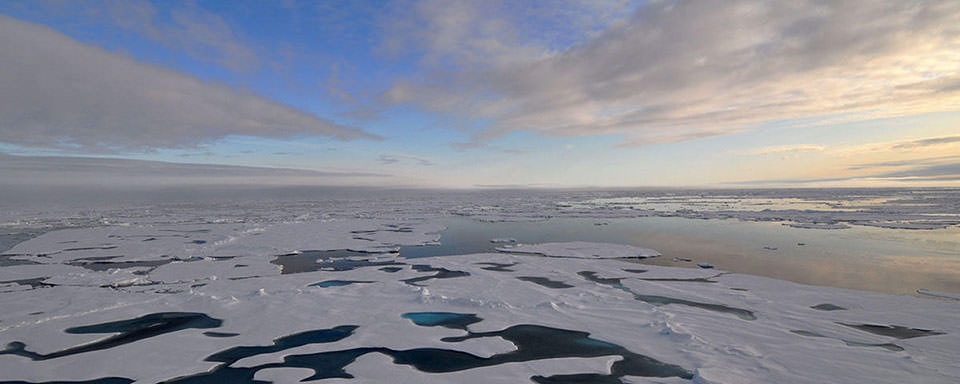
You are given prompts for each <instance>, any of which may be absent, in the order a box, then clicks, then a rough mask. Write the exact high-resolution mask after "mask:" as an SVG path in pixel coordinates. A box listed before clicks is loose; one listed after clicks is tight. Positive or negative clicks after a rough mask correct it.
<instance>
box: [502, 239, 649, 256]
mask: <svg viewBox="0 0 960 384" xmlns="http://www.w3.org/2000/svg"><path fill="white" fill-rule="evenodd" d="M497 250H498V251H501V252H511V253H533V254H538V255H543V256H548V257H573V258H581V259H619V258H641V259H642V258H647V257H656V256H660V252H657V251H655V250H652V249H649V248H641V247H635V246H632V245H623V244H610V243H593V242H587V241H571V242H566V243H543V244H517V245H515V246H509V247H498V248H497Z"/></svg>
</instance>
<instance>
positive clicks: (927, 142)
mask: <svg viewBox="0 0 960 384" xmlns="http://www.w3.org/2000/svg"><path fill="white" fill-rule="evenodd" d="M950 143H960V136H946V137H934V138H930V139H922V140H913V141H907V142H904V143H900V144H896V145H894V146H893V149H912V148H921V147H929V146H931V145H941V144H950Z"/></svg>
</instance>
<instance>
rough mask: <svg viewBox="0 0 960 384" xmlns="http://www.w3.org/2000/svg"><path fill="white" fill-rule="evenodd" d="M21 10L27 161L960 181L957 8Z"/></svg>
mask: <svg viewBox="0 0 960 384" xmlns="http://www.w3.org/2000/svg"><path fill="white" fill-rule="evenodd" d="M0 14H2V15H3V16H0V28H2V31H4V32H5V33H4V35H6V36H7V37H6V38H0V55H2V56H0V57H2V58H3V59H4V60H5V62H10V63H15V64H16V65H7V66H4V67H6V69H0V83H2V84H7V86H6V88H7V90H6V91H0V101H2V102H3V103H0V104H5V105H7V108H0V121H2V122H3V123H2V125H3V126H2V127H0V151H2V152H5V153H7V154H10V155H20V156H66V157H69V156H95V157H108V158H126V159H142V160H158V161H167V162H185V163H204V164H225V165H243V166H256V167H282V168H296V169H305V170H315V171H325V172H345V173H350V172H354V173H356V172H370V173H378V174H384V175H387V176H385V177H382V178H376V179H363V180H357V179H352V178H342V179H338V178H318V179H316V180H310V181H306V182H308V183H318V184H364V185H367V184H376V185H381V184H382V185H390V186H439V187H457V188H467V187H477V186H484V187H489V186H537V187H544V186H545V187H582V186H598V187H614V186H616V187H620V186H737V185H744V186H756V185H770V186H784V185H787V186H824V185H827V186H878V185H893V186H913V185H923V186H928V185H960V184H958V180H960V172H957V169H960V166H956V165H958V164H960V155H956V154H957V153H960V112H958V107H960V86H958V85H960V46H958V44H960V43H958V41H960V39H958V36H960V29H958V28H957V27H954V26H953V24H956V23H948V22H947V21H949V20H951V19H955V18H954V17H960V6H958V5H957V3H955V2H950V1H918V2H913V3H906V2H900V1H889V2H886V1H878V2H870V3H865V2H844V1H838V2H835V3H832V4H830V5H829V6H827V7H825V8H824V7H815V6H813V5H810V4H807V3H804V2H789V3H769V2H751V1H732V2H725V3H724V4H722V5H719V6H718V5H716V4H714V5H711V4H707V3H702V2H688V1H651V2H638V1H568V2H556V1H543V2H541V1H529V2H513V1H502V2H500V1H483V2H477V1H473V2H470V1H462V2H461V1H432V0H424V1H328V2H294V1H288V2H260V1H250V2H246V1H239V2H238V1H196V2H165V1H164V2H136V1H116V2H113V1H70V2H60V1H23V2H21V1H9V0H2V1H0ZM868 20H869V22H867V21H868ZM893 161H897V162H898V163H897V165H891V163H892V162H893ZM303 182H305V181H304V179H303V178H298V179H297V181H296V183H303Z"/></svg>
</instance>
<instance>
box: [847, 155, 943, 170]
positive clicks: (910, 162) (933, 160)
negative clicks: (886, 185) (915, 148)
mask: <svg viewBox="0 0 960 384" xmlns="http://www.w3.org/2000/svg"><path fill="white" fill-rule="evenodd" d="M956 159H960V156H939V157H927V158H920V159H907V160H895V161H881V162H874V163H866V164H858V165H854V166H852V167H849V168H847V169H850V170H859V169H870V168H880V167H888V168H889V167H910V166H918V165H931V164H938V163H942V162H943V161H944V160H956Z"/></svg>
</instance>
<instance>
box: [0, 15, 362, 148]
mask: <svg viewBox="0 0 960 384" xmlns="http://www.w3.org/2000/svg"><path fill="white" fill-rule="evenodd" d="M0 62H2V63H3V65H0V84H3V86H2V87H0V142H6V143H10V144H16V145H24V146H36V147H68V148H75V149H82V150H86V151H101V152H102V151H112V150H117V149H120V150H149V149H152V148H174V147H191V146H194V145H196V144H198V143H203V142H210V141H213V140H217V139H221V138H224V137H226V136H229V135H244V136H259V137H277V138H291V137H303V136H329V137H334V138H338V139H345V140H347V139H361V138H367V139H377V138H378V137H377V136H375V135H372V134H369V133H367V132H364V131H363V130H361V129H357V128H353V127H348V126H344V125H341V124H337V123H335V122H332V121H329V120H325V119H323V118H320V117H317V116H315V115H312V114H309V113H306V112H303V111H300V110H297V109H295V108H293V107H290V106H288V105H284V104H280V103H277V102H274V101H271V100H268V99H265V98H263V97H260V96H257V95H255V94H253V93H251V92H247V91H241V90H237V89H234V88H231V87H229V86H226V85H223V84H215V83H208V82H204V81H201V80H200V79H198V78H195V77H193V76H189V75H185V74H183V73H179V72H176V71H171V70H168V69H164V68H160V67H157V66H153V65H149V64H145V63H141V62H137V61H134V60H131V59H129V58H127V57H124V56H121V55H118V54H115V53H111V52H108V51H106V50H103V49H100V48H97V47H93V46H90V45H86V44H83V43H81V42H79V41H76V40H74V39H72V38H70V37H68V36H65V35H63V34H61V33H59V32H56V31H54V30H52V29H50V28H47V27H43V26H39V25H36V24H30V23H26V22H22V21H18V20H15V19H12V18H9V17H6V16H2V15H0Z"/></svg>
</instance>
